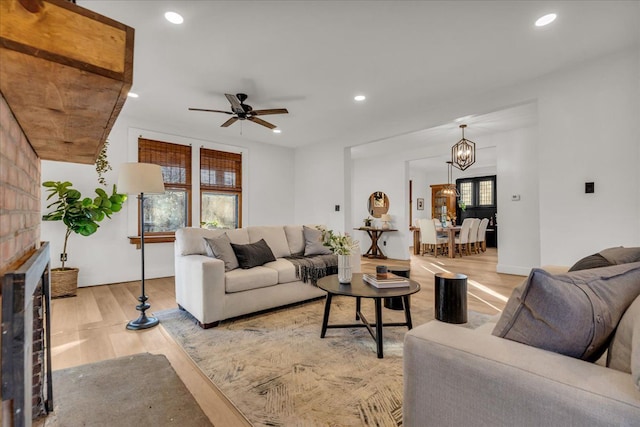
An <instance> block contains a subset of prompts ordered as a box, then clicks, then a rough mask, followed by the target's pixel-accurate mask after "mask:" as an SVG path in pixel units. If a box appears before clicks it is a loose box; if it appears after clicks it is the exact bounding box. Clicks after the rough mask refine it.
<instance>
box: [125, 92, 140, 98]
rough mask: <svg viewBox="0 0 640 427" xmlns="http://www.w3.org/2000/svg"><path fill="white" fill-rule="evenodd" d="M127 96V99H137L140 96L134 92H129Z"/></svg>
mask: <svg viewBox="0 0 640 427" xmlns="http://www.w3.org/2000/svg"><path fill="white" fill-rule="evenodd" d="M127 96H128V97H129V98H137V97H139V96H140V95H138V94H137V93H135V92H129V93H128V94H127Z"/></svg>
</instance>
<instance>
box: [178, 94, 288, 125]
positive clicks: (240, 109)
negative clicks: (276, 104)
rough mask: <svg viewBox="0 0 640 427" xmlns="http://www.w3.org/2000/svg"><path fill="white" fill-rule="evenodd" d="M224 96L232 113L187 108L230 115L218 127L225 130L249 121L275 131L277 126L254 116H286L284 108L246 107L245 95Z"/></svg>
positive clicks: (286, 112)
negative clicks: (240, 121) (255, 108)
mask: <svg viewBox="0 0 640 427" xmlns="http://www.w3.org/2000/svg"><path fill="white" fill-rule="evenodd" d="M224 96H226V97H227V99H228V100H229V103H230V104H231V110H232V111H222V110H207V109H204V108H189V110H190V111H208V112H211V113H224V114H230V115H232V116H233V117H231V118H230V119H229V120H227V121H226V122H224V123H223V124H222V125H221V126H220V127H223V128H226V127H227V126H231V125H232V124H234V123H235V122H236V121H237V120H249V121H252V122H254V123H257V124H259V125H262V126H264V127H268V128H269V129H275V128H276V127H277V126H276V125H273V124H271V123H269V122H267V121H265V120H262V119H260V118H258V117H256V116H266V115H268V114H288V113H289V111H287V109H286V108H271V109H268V110H254V109H253V108H252V107H251V105H247V104H245V103H244V101H245V100H246V99H247V95H246V94H244V93H239V94H237V95H229V94H228V93H225V94H224Z"/></svg>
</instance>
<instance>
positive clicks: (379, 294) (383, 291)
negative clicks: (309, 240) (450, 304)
mask: <svg viewBox="0 0 640 427" xmlns="http://www.w3.org/2000/svg"><path fill="white" fill-rule="evenodd" d="M318 287H319V288H320V289H323V290H325V291H327V300H326V301H325V306H324V317H323V319H322V332H321V333H320V338H324V336H325V334H326V332H327V329H334V328H357V327H364V328H367V330H368V331H369V334H371V337H372V338H373V339H374V341H375V342H376V348H377V352H378V358H379V359H382V357H383V351H382V327H383V326H406V327H407V328H408V329H411V328H412V327H413V325H412V323H411V307H410V304H409V295H411V294H415V293H416V292H418V291H419V290H420V284H419V283H418V282H416V281H414V280H409V286H403V287H399V288H376V287H375V286H373V285H370V284H368V283H366V282H365V281H364V280H362V273H354V274H353V278H352V279H351V283H350V284H348V285H343V284H341V283H340V282H338V276H337V275H331V276H327V277H323V278H322V279H320V280H318ZM334 295H344V296H348V297H355V299H356V320H359V321H360V322H361V323H353V324H338V325H329V312H330V311H331V300H332V298H333V296H334ZM392 297H402V299H403V302H404V316H405V322H404V323H383V322H382V300H383V299H384V298H392ZM361 298H373V300H374V302H375V308H376V318H375V323H369V322H368V321H367V319H366V318H365V317H364V315H363V314H362V312H361V311H360V300H361ZM374 328H375V330H374Z"/></svg>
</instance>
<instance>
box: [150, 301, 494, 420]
mask: <svg viewBox="0 0 640 427" xmlns="http://www.w3.org/2000/svg"><path fill="white" fill-rule="evenodd" d="M422 292H424V290H423V291H420V292H419V293H418V294H415V295H414V296H412V300H411V312H412V319H413V324H414V325H420V324H422V323H426V322H427V321H429V320H432V319H433V308H425V307H421V304H420V302H421V301H420V299H421V298H420V293H422ZM323 310H324V299H322V300H316V301H312V302H309V303H304V304H301V305H297V306H292V307H287V308H283V309H279V310H275V311H271V312H268V313H264V314H258V315H254V316H250V317H246V318H241V319H237V320H233V321H227V322H223V323H221V325H220V326H218V327H216V328H212V329H207V330H205V329H201V328H200V327H199V326H197V325H195V324H194V320H193V318H192V317H191V316H190V315H189V314H188V313H185V312H183V311H180V310H178V309H177V308H176V309H173V310H165V311H161V312H157V313H155V314H156V315H157V317H158V318H160V321H161V324H162V326H163V327H164V328H165V329H166V330H167V331H168V332H169V333H170V334H171V335H172V336H173V337H174V338H175V339H176V341H177V342H178V344H179V345H181V346H182V347H183V348H184V349H185V350H186V352H187V353H188V354H189V355H190V357H191V358H192V359H193V360H194V361H195V363H196V364H197V365H198V366H199V367H200V369H201V370H202V371H203V372H204V373H205V374H206V375H207V376H208V377H209V378H210V379H211V381H213V383H214V384H216V386H217V387H218V388H219V389H220V390H222V392H223V393H224V394H225V395H226V396H227V397H228V398H229V400H231V401H232V402H233V403H234V404H235V405H236V407H237V408H238V409H239V410H240V411H241V412H242V413H243V414H244V415H245V416H246V417H247V418H248V419H249V421H250V422H251V423H252V424H253V425H254V426H287V427H289V426H305V427H308V426H399V425H402V344H403V338H404V334H405V333H406V331H407V329H406V327H388V328H385V329H384V331H383V337H384V358H383V359H378V358H377V357H376V350H375V342H374V341H373V339H372V338H371V336H370V335H369V333H368V332H367V330H366V329H365V328H352V329H329V330H327V334H326V337H325V338H324V339H321V338H320V329H321V325H322V317H323ZM362 311H363V313H364V314H365V316H366V317H367V319H370V320H371V319H374V304H373V301H372V300H368V299H363V302H362ZM354 314H355V299H354V298H350V297H341V296H337V297H334V298H333V302H332V305H331V315H330V318H329V324H335V323H354ZM382 316H383V320H384V322H403V321H404V313H403V311H396V310H389V309H386V308H383V313H382ZM468 317H469V323H467V324H465V325H461V326H464V327H471V328H475V327H477V326H479V325H481V324H483V323H485V322H486V321H487V320H488V319H489V317H490V316H488V315H484V314H478V313H473V312H469V316H468Z"/></svg>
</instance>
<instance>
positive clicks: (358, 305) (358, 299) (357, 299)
mask: <svg viewBox="0 0 640 427" xmlns="http://www.w3.org/2000/svg"><path fill="white" fill-rule="evenodd" d="M358 313H360V297H356V320H360V315H359V314H358Z"/></svg>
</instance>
